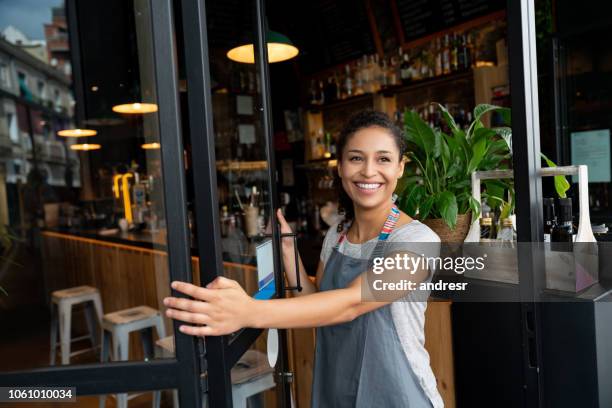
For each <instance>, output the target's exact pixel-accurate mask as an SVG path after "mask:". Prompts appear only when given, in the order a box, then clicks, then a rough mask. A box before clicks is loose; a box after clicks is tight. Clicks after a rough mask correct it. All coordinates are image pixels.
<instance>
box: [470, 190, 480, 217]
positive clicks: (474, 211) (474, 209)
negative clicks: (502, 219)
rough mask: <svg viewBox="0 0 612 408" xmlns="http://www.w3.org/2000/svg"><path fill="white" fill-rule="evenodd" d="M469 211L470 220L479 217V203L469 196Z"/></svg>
mask: <svg viewBox="0 0 612 408" xmlns="http://www.w3.org/2000/svg"><path fill="white" fill-rule="evenodd" d="M468 204H469V207H470V211H472V219H476V218H478V217H480V203H479V202H478V201H476V199H475V198H474V197H472V196H471V195H470V196H469V198H468Z"/></svg>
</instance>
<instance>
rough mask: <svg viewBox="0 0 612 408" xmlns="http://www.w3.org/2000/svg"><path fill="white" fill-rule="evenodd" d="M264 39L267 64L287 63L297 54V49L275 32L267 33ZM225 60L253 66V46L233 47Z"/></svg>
mask: <svg viewBox="0 0 612 408" xmlns="http://www.w3.org/2000/svg"><path fill="white" fill-rule="evenodd" d="M266 39H267V43H268V62H270V63H274V62H281V61H287V60H289V59H291V58H294V57H295V56H297V55H298V54H299V50H298V49H297V47H296V46H295V45H293V43H292V42H291V40H290V39H289V38H288V37H287V36H286V35H283V34H281V33H279V32H276V31H268V32H267V35H266ZM227 58H229V59H231V60H232V61H236V62H241V63H245V64H254V63H255V52H254V46H253V44H243V45H239V46H237V47H234V48H232V49H231V50H229V51H228V52H227Z"/></svg>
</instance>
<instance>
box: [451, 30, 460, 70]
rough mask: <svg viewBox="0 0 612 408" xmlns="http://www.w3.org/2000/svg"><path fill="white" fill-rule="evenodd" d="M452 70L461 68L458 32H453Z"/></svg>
mask: <svg viewBox="0 0 612 408" xmlns="http://www.w3.org/2000/svg"><path fill="white" fill-rule="evenodd" d="M450 55H451V61H450V65H451V71H453V72H455V71H458V70H459V46H458V44H457V33H453V40H452V42H451V54H450Z"/></svg>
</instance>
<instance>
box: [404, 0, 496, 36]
mask: <svg viewBox="0 0 612 408" xmlns="http://www.w3.org/2000/svg"><path fill="white" fill-rule="evenodd" d="M396 1H397V10H398V13H399V18H400V21H401V23H402V28H403V29H404V39H405V40H406V41H411V40H415V39H417V38H420V37H424V36H426V35H429V34H432V33H435V32H437V31H442V30H444V29H446V28H449V27H452V26H455V25H458V24H461V23H465V22H466V21H469V20H472V19H474V18H476V17H481V16H484V15H487V14H490V13H493V12H495V11H499V10H503V9H504V8H505V6H506V1H505V0H396Z"/></svg>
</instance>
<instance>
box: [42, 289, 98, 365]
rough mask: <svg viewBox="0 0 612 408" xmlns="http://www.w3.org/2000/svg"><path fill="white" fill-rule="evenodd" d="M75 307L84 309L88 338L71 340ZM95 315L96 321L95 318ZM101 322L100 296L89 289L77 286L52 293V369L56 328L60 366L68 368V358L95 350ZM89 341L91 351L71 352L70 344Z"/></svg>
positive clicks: (54, 357)
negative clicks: (73, 308)
mask: <svg viewBox="0 0 612 408" xmlns="http://www.w3.org/2000/svg"><path fill="white" fill-rule="evenodd" d="M78 304H84V306H85V319H86V321H87V329H88V331H89V333H88V334H86V335H84V336H80V337H76V338H71V335H72V334H71V330H72V307H73V306H75V305H78ZM94 314H95V317H94ZM101 319H102V300H101V299H100V292H99V291H98V289H96V288H94V287H92V286H76V287H73V288H68V289H62V290H56V291H55V292H52V293H51V353H50V365H55V359H56V351H57V346H58V344H57V336H58V326H59V340H60V344H59V346H60V353H61V355H62V364H70V357H73V356H76V355H78V354H82V353H85V352H87V351H89V350H92V349H96V348H97V347H98V338H99V337H98V336H99V334H98V333H97V332H99V327H100V321H101ZM87 338H88V339H89V340H90V341H91V346H92V347H91V348H86V349H83V350H78V351H74V352H71V351H70V345H71V343H73V342H75V341H79V340H83V339H87Z"/></svg>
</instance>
